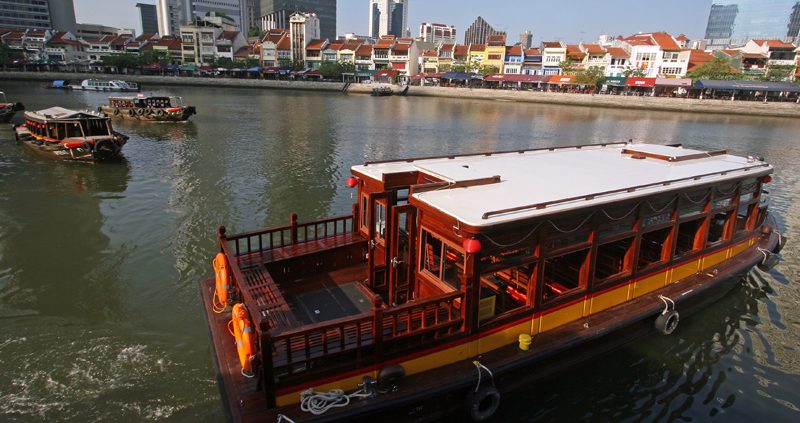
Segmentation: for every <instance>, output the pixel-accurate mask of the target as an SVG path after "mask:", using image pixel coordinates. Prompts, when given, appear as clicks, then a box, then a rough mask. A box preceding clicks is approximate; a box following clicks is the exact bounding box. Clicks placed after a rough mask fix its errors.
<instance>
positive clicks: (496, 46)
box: [484, 34, 506, 73]
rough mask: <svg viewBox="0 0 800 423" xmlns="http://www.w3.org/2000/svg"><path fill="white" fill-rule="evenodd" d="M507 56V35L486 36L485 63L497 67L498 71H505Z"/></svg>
mask: <svg viewBox="0 0 800 423" xmlns="http://www.w3.org/2000/svg"><path fill="white" fill-rule="evenodd" d="M505 58H506V35H505V34H495V35H490V36H488V37H486V60H485V61H484V65H486V66H494V67H495V68H497V72H496V73H503V64H504V63H505Z"/></svg>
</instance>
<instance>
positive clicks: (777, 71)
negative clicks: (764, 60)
mask: <svg viewBox="0 0 800 423" xmlns="http://www.w3.org/2000/svg"><path fill="white" fill-rule="evenodd" d="M793 72H794V66H792V65H768V66H767V72H766V74H764V77H763V78H762V79H763V80H764V81H772V82H782V81H789V80H791V79H792V73H793Z"/></svg>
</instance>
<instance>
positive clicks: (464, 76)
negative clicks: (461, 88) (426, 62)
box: [442, 72, 478, 81]
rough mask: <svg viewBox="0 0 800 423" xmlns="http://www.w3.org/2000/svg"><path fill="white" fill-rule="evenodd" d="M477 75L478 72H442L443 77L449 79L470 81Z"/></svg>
mask: <svg viewBox="0 0 800 423" xmlns="http://www.w3.org/2000/svg"><path fill="white" fill-rule="evenodd" d="M476 76H478V74H476V73H466V72H445V73H443V74H442V79H449V80H451V81H469V80H470V79H472V78H473V77H476Z"/></svg>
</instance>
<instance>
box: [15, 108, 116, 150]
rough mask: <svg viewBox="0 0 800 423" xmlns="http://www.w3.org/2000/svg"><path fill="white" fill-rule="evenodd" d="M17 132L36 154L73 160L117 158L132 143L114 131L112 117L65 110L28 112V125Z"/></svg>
mask: <svg viewBox="0 0 800 423" xmlns="http://www.w3.org/2000/svg"><path fill="white" fill-rule="evenodd" d="M14 130H15V131H16V138H17V141H18V142H20V143H22V144H23V145H25V146H26V147H28V148H30V149H31V150H33V151H34V152H36V153H38V154H41V155H44V156H48V157H51V158H56V159H61V160H70V161H90V162H93V161H103V160H111V159H115V158H117V157H119V156H120V153H121V151H122V146H123V145H125V143H126V142H127V140H128V137H127V136H125V135H122V134H120V133H118V132H115V131H114V130H113V128H112V127H111V119H110V118H109V117H107V116H104V115H101V114H99V113H95V112H90V111H75V110H69V109H65V108H62V107H51V108H49V109H44V110H39V111H28V112H25V124H24V125H19V126H16V127H14Z"/></svg>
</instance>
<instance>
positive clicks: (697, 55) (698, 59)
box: [686, 49, 714, 72]
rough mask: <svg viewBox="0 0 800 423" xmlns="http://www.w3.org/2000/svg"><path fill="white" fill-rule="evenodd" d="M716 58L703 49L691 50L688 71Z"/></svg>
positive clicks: (692, 70)
mask: <svg viewBox="0 0 800 423" xmlns="http://www.w3.org/2000/svg"><path fill="white" fill-rule="evenodd" d="M712 59H714V55H713V54H711V53H706V52H705V51H703V50H697V49H695V50H689V66H688V68H687V69H686V71H687V72H694V71H695V70H697V68H699V67H700V66H703V65H704V64H705V63H707V62H709V61H711V60H712Z"/></svg>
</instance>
